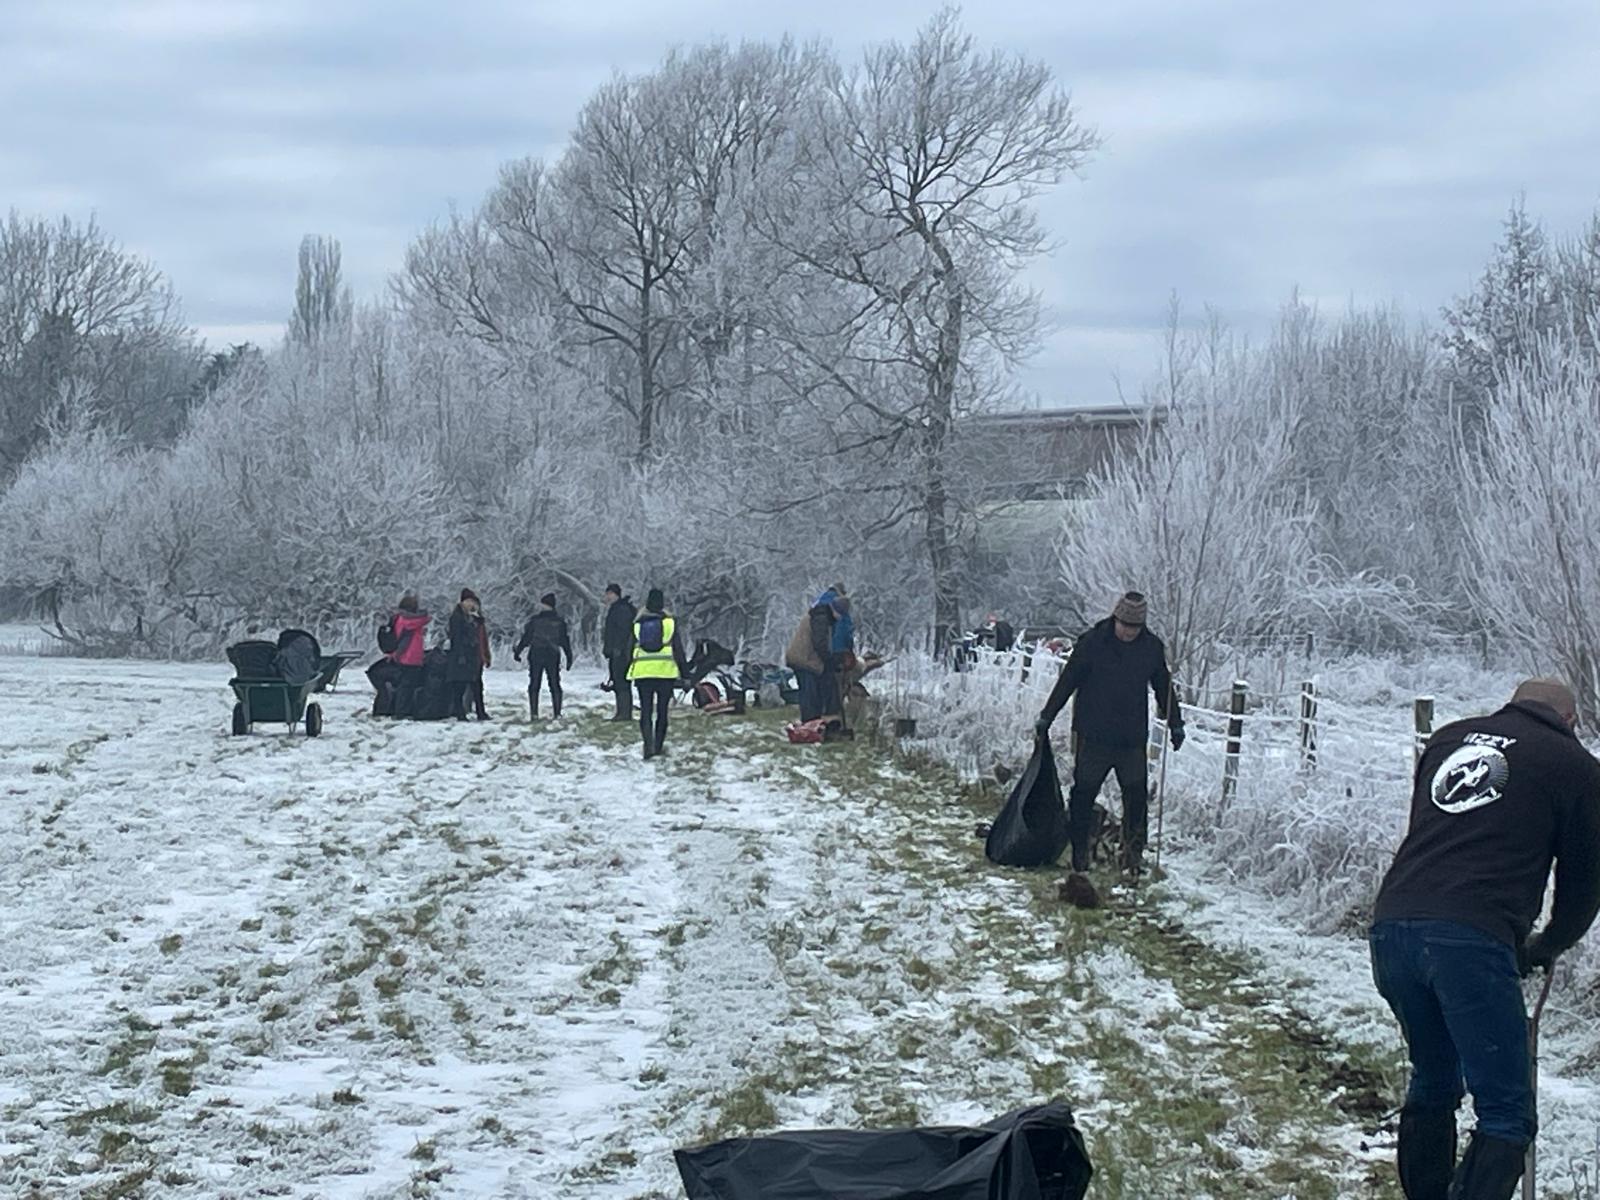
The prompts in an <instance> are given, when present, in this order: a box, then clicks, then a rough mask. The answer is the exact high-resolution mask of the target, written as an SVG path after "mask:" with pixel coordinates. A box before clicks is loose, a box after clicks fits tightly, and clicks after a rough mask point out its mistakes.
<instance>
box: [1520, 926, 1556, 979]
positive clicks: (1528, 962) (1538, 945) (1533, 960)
mask: <svg viewBox="0 0 1600 1200" xmlns="http://www.w3.org/2000/svg"><path fill="white" fill-rule="evenodd" d="M1555 962H1556V951H1555V950H1553V949H1551V947H1550V943H1549V942H1547V941H1545V940H1544V935H1543V934H1541V933H1536V934H1534V935H1533V936H1532V937H1531V938H1529V939H1528V940H1527V942H1525V943H1524V944H1523V946H1522V950H1521V952H1520V953H1518V955H1517V967H1518V969H1519V970H1520V971H1521V972H1522V974H1523V975H1531V974H1533V972H1534V971H1536V970H1540V971H1549V970H1550V968H1551V967H1553V966H1555Z"/></svg>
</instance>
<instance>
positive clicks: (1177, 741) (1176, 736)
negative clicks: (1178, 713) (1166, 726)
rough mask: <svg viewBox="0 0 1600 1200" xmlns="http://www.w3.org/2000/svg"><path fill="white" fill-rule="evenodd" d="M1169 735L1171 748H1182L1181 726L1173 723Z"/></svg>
mask: <svg viewBox="0 0 1600 1200" xmlns="http://www.w3.org/2000/svg"><path fill="white" fill-rule="evenodd" d="M1170 736H1171V738H1172V748H1173V749H1174V750H1182V749H1183V740H1184V732H1183V726H1182V725H1174V726H1173V727H1172V729H1171V731H1170Z"/></svg>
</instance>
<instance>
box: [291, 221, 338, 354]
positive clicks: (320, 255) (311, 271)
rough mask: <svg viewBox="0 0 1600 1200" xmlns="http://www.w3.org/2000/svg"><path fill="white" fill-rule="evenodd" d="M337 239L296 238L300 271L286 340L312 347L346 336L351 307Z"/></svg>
mask: <svg viewBox="0 0 1600 1200" xmlns="http://www.w3.org/2000/svg"><path fill="white" fill-rule="evenodd" d="M342 259H343V253H342V251H341V249H340V246H339V240H338V239H337V238H329V237H320V236H318V235H316V234H310V233H308V234H306V236H305V237H303V238H301V239H300V269H299V272H298V273H297V274H296V276H295V282H294V312H292V313H291V314H290V315H289V340H290V341H291V342H293V343H295V344H297V345H301V346H315V345H317V344H318V343H319V342H321V341H322V340H323V339H324V338H326V337H328V336H329V335H330V334H344V333H348V332H349V329H350V316H351V311H352V305H351V300H350V289H349V288H348V287H346V286H345V284H344V273H343V265H342Z"/></svg>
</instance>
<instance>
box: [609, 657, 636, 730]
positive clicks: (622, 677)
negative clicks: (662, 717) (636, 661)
mask: <svg viewBox="0 0 1600 1200" xmlns="http://www.w3.org/2000/svg"><path fill="white" fill-rule="evenodd" d="M606 662H607V663H608V664H609V665H610V667H611V691H612V694H613V696H614V697H615V699H616V701H617V720H619V721H626V720H628V719H629V718H631V717H632V716H633V687H632V685H631V684H629V683H628V668H629V667H630V666H631V665H632V664H633V655H632V653H631V652H630V653H628V654H613V655H612V656H611V657H610V658H608V659H607V660H606Z"/></svg>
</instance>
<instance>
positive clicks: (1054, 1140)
mask: <svg viewBox="0 0 1600 1200" xmlns="http://www.w3.org/2000/svg"><path fill="white" fill-rule="evenodd" d="M677 1160H678V1174H679V1175H681V1176H682V1177H683V1186H684V1188H685V1189H687V1191H688V1193H689V1200H1083V1196H1084V1194H1085V1193H1086V1192H1087V1191H1088V1190H1089V1176H1090V1175H1092V1174H1093V1173H1094V1172H1093V1168H1091V1167H1090V1166H1089V1158H1088V1155H1087V1154H1085V1153H1084V1148H1083V1135H1082V1134H1080V1133H1079V1132H1078V1129H1077V1126H1075V1125H1074V1124H1073V1123H1072V1110H1071V1109H1069V1108H1068V1107H1067V1106H1066V1105H1065V1104H1061V1103H1059V1102H1058V1103H1053V1104H1045V1105H1041V1106H1039V1107H1038V1108H1024V1109H1021V1110H1019V1111H1017V1112H1014V1113H1007V1114H1006V1115H1005V1116H1003V1117H1000V1118H999V1119H998V1120H995V1121H991V1122H990V1123H989V1124H987V1125H984V1126H983V1127H981V1128H978V1129H966V1128H962V1127H959V1126H950V1127H943V1128H939V1127H934V1128H928V1129H892V1130H884V1131H881V1132H879V1131H847V1130H838V1129H816V1130H805V1131H800V1132H795V1133H774V1134H768V1135H767V1136H765V1137H749V1138H730V1139H729V1140H727V1141H725V1142H714V1143H712V1144H711V1145H709V1146H700V1147H698V1148H696V1149H693V1150H679V1151H678V1152H677Z"/></svg>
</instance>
